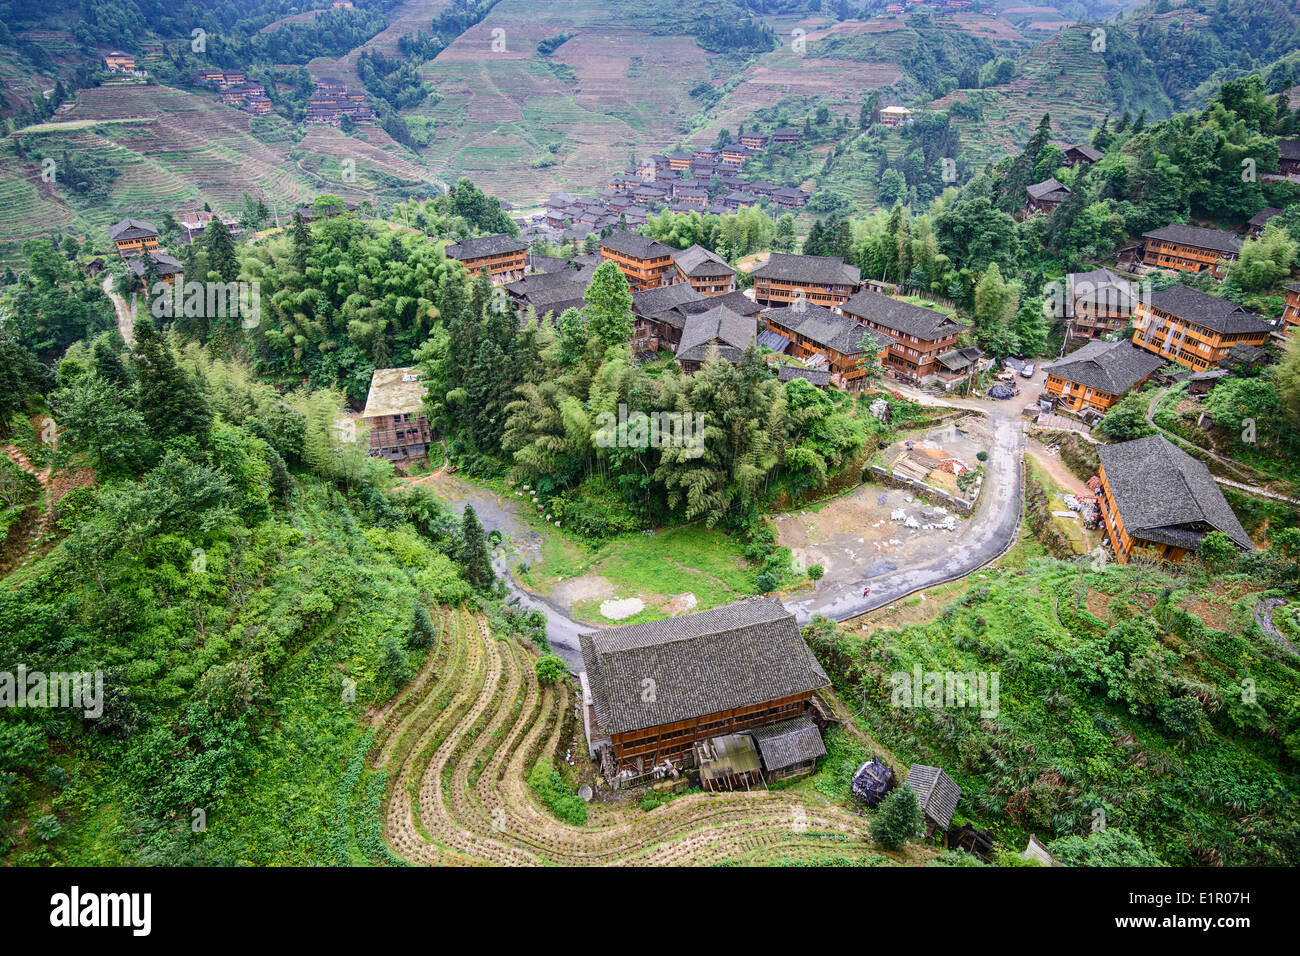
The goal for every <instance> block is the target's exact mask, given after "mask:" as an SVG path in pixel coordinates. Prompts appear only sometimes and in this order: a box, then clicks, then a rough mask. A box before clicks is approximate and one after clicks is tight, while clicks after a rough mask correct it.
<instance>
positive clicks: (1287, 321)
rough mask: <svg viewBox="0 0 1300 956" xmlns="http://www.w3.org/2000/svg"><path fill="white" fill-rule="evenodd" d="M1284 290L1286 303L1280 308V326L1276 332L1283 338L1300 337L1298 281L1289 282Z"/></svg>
mask: <svg viewBox="0 0 1300 956" xmlns="http://www.w3.org/2000/svg"><path fill="white" fill-rule="evenodd" d="M1282 288H1283V289H1285V290H1286V305H1285V306H1284V307H1283V308H1282V327H1281V328H1280V329H1278V333H1279V334H1280V335H1281V336H1282V337H1283V338H1285V339H1295V338H1300V282H1290V283H1288V284H1286V285H1284V286H1283V287H1282Z"/></svg>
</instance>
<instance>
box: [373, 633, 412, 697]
mask: <svg viewBox="0 0 1300 956" xmlns="http://www.w3.org/2000/svg"><path fill="white" fill-rule="evenodd" d="M379 673H380V675H381V676H382V677H383V678H384V679H385V680H387V681H388V686H389V687H391V688H392V689H393V690H397V689H398V688H399V687H401V686H402V685H403V684H405V683H406V682H407V681H409V680H410V679H411V663H410V661H408V660H407V659H406V651H405V650H403V648H402V645H401V642H400V641H398V639H397V635H396V634H395V633H393V632H392V631H390V632H389V633H388V636H387V637H385V638H384V656H383V659H382V660H381V661H380V663H379Z"/></svg>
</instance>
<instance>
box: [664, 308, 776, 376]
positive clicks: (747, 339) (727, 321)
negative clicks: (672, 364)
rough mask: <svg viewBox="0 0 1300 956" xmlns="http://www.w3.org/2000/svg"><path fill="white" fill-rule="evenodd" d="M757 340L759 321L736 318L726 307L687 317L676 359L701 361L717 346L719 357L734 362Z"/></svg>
mask: <svg viewBox="0 0 1300 956" xmlns="http://www.w3.org/2000/svg"><path fill="white" fill-rule="evenodd" d="M757 339H758V322H757V321H756V320H754V319H753V318H752V317H750V316H744V315H738V314H737V313H735V312H733V311H732V310H731V309H729V308H727V307H726V306H725V305H719V306H716V307H715V308H712V309H710V310H709V311H707V312H700V313H698V314H696V315H689V316H687V317H686V323H685V324H684V325H683V326H682V338H681V341H680V342H679V343H678V344H677V359H678V361H682V362H703V361H705V360H706V359H707V357H708V353H709V346H710V344H711V343H716V345H717V348H718V357H719V358H721V359H723V360H724V361H727V362H731V363H733V364H734V363H736V362H739V361H740V356H741V353H742V352H744V351H745V349H747V348H749V346H751V345H753V344H754V343H755V341H756V340H757Z"/></svg>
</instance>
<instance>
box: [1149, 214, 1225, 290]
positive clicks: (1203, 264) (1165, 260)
mask: <svg viewBox="0 0 1300 956" xmlns="http://www.w3.org/2000/svg"><path fill="white" fill-rule="evenodd" d="M1142 240H1143V249H1142V261H1143V262H1144V263H1145V264H1146V265H1149V266H1156V267H1157V268H1161V269H1177V270H1178V271H1179V272H1204V271H1206V270H1207V269H1208V270H1209V271H1210V272H1211V273H1212V274H1213V275H1214V276H1215V277H1216V278H1219V279H1222V278H1223V277H1224V276H1225V275H1226V274H1227V269H1226V268H1225V265H1224V264H1225V263H1229V262H1232V261H1234V260H1235V259H1236V258H1237V256H1239V255H1240V254H1241V239H1239V238H1238V237H1237V236H1235V235H1233V234H1232V233H1230V232H1225V231H1224V230H1222V229H1210V228H1207V227H1205V226H1187V225H1183V224H1182V223H1173V224H1171V225H1168V226H1164V227H1162V228H1160V229H1153V230H1151V231H1150V232H1144V233H1143V234H1142Z"/></svg>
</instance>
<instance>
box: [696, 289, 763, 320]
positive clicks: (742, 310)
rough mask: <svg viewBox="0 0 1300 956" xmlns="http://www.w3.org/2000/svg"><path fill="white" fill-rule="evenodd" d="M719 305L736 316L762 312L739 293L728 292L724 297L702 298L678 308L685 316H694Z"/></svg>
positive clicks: (760, 308) (751, 300)
mask: <svg viewBox="0 0 1300 956" xmlns="http://www.w3.org/2000/svg"><path fill="white" fill-rule="evenodd" d="M719 305H725V306H726V307H727V308H728V309H730V310H731V311H732V312H735V313H736V314H737V315H758V313H760V312H762V311H763V307H762V306H761V305H759V304H758V303H757V302H755V301H754V300H753V299H751V298H750V297H749V296H747V295H745V293H743V292H739V291H737V292H728V293H727V294H726V295H714V296H702V297H701V298H699V299H693V300H691V301H690V302H684V303H682V304H681V305H680V306H678V308H680V309H681V310H682V311H683V312H685V313H686V314H687V315H694V314H695V313H697V312H707V311H708V310H709V309H712V308H714V307H715V306H719Z"/></svg>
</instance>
